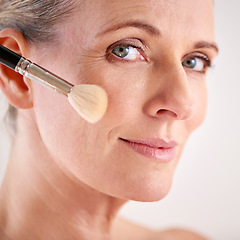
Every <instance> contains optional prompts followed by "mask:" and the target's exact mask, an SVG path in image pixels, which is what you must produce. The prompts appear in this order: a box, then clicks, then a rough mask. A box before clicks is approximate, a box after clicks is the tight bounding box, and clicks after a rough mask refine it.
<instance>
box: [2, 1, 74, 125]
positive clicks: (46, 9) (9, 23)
mask: <svg viewBox="0 0 240 240" xmlns="http://www.w3.org/2000/svg"><path fill="white" fill-rule="evenodd" d="M78 1H79V0H75V1H74V0H0V30H3V29H5V28H13V29H16V30H17V31H19V32H21V33H22V34H23V36H24V37H25V39H26V41H28V42H33V43H41V42H49V43H51V42H54V41H56V40H57V37H56V35H57V34H56V30H55V29H56V28H55V26H56V24H57V23H59V22H61V21H62V20H64V19H65V18H66V17H68V16H70V15H71V13H72V12H73V9H74V7H75V5H76V4H75V3H76V2H78ZM16 116H17V110H16V109H15V108H14V107H13V106H11V105H9V109H8V111H7V114H6V116H5V121H6V122H7V123H8V125H11V126H13V127H14V121H15V119H16Z"/></svg>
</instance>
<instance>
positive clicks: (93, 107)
mask: <svg viewBox="0 0 240 240" xmlns="http://www.w3.org/2000/svg"><path fill="white" fill-rule="evenodd" d="M0 63H2V64H4V65H5V66H7V67H9V68H11V69H13V70H14V71H16V72H18V73H20V74H21V75H23V76H25V77H27V78H29V79H31V80H33V81H35V82H37V83H39V84H41V85H43V86H45V87H48V88H50V89H52V90H54V91H56V92H59V93H61V94H63V95H65V96H67V97H68V100H69V102H70V104H71V105H72V107H73V108H74V109H75V110H76V111H77V112H78V113H79V115H80V116H81V117H82V118H84V119H85V120H87V121H88V122H90V123H96V122H97V121H99V120H100V119H101V118H102V117H103V115H104V113H105V112H106V109H107V104H108V98H107V93H106V92H105V90H103V89H102V88H101V87H99V86H97V85H90V84H80V85H75V86H74V85H72V84H71V83H69V82H67V81H65V80H63V79H62V78H60V77H58V76H56V75H55V74H53V73H51V72H49V71H47V70H46V69H44V68H42V67H40V66H38V65H37V64H34V63H32V62H31V61H29V60H27V59H25V58H24V57H22V56H20V55H18V54H16V53H15V52H13V51H11V50H9V49H7V48H6V47H4V46H2V45H0Z"/></svg>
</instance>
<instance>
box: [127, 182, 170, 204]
mask: <svg viewBox="0 0 240 240" xmlns="http://www.w3.org/2000/svg"><path fill="white" fill-rule="evenodd" d="M171 186H172V179H168V180H166V179H165V180H162V181H159V182H154V183H152V182H151V181H148V182H147V181H145V182H144V183H143V182H142V184H137V185H135V186H134V187H131V188H130V189H129V187H128V189H127V191H125V192H124V193H123V195H124V196H123V197H122V198H124V199H127V200H131V201H137V202H156V201H160V200H161V199H163V198H164V197H166V196H167V195H168V193H169V191H170V189H171Z"/></svg>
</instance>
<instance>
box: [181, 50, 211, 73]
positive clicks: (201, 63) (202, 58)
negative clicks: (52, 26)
mask: <svg viewBox="0 0 240 240" xmlns="http://www.w3.org/2000/svg"><path fill="white" fill-rule="evenodd" d="M182 65H183V66H184V67H186V68H189V69H191V70H193V71H197V72H202V73H204V72H206V70H207V68H208V67H211V61H210V59H209V58H208V57H207V56H206V55H204V54H200V53H197V54H196V55H194V56H188V57H186V58H185V59H184V60H183V61H182Z"/></svg>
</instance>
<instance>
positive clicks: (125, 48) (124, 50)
mask: <svg viewBox="0 0 240 240" xmlns="http://www.w3.org/2000/svg"><path fill="white" fill-rule="evenodd" d="M112 53H113V54H114V55H115V56H117V57H119V58H122V59H125V60H136V59H141V60H144V57H143V56H142V54H141V53H140V51H139V49H138V48H137V47H133V46H129V45H119V46H117V47H114V48H113V49H112Z"/></svg>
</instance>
